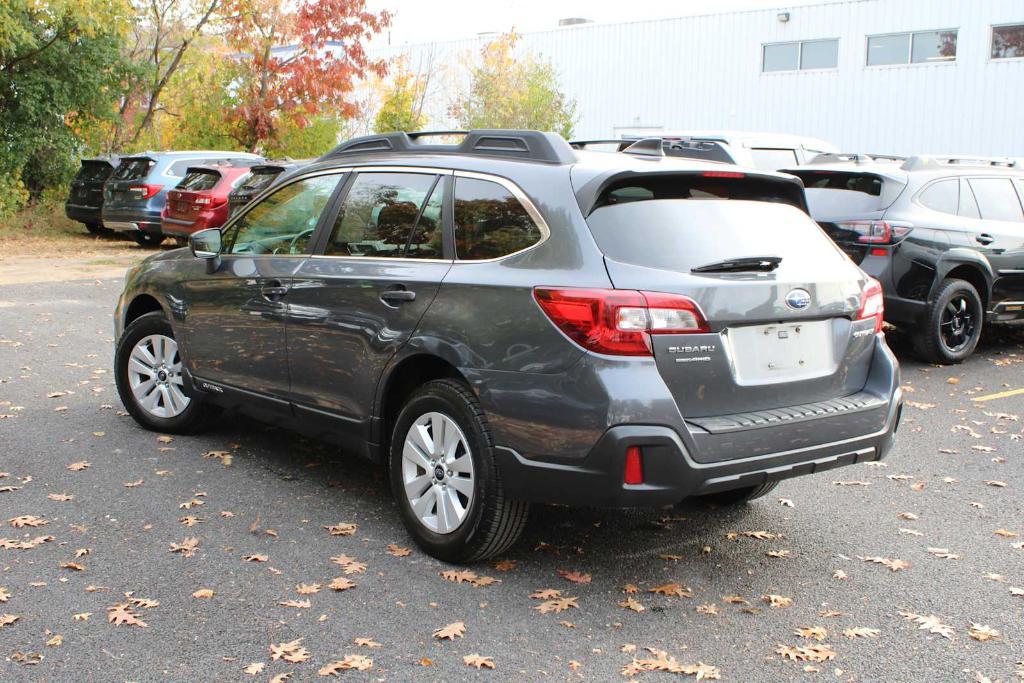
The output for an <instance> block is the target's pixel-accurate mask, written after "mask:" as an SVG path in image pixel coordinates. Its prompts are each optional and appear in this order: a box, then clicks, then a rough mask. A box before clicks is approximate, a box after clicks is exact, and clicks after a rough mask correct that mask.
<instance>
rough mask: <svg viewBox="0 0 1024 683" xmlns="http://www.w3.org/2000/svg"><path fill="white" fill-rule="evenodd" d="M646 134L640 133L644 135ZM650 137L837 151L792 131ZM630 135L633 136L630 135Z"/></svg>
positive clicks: (689, 132)
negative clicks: (686, 138) (685, 138)
mask: <svg viewBox="0 0 1024 683" xmlns="http://www.w3.org/2000/svg"><path fill="white" fill-rule="evenodd" d="M645 135H646V134H642V135H640V137H645ZM650 135H651V136H652V137H690V138H697V139H701V140H721V141H722V142H725V143H727V144H731V145H735V144H746V145H757V146H762V145H767V146H773V145H779V146H781V147H785V148H794V149H795V148H800V147H804V148H809V149H814V150H818V151H823V152H825V151H839V150H838V148H837V147H836V146H835V145H833V144H832V143H831V142H827V141H825V140H821V139H819V138H812V137H809V136H806V135H794V134H792V133H768V132H759V131H744V130H682V129H675V130H673V129H668V130H662V131H659V132H657V133H654V132H651V134H650ZM630 137H635V136H634V135H630Z"/></svg>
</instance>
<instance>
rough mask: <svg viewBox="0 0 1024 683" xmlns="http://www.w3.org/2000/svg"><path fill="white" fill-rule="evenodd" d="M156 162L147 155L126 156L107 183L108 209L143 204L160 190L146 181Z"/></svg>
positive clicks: (106, 199)
mask: <svg viewBox="0 0 1024 683" xmlns="http://www.w3.org/2000/svg"><path fill="white" fill-rule="evenodd" d="M155 163H156V162H155V161H154V160H153V159H151V158H149V157H146V156H138V157H125V158H122V159H121V163H120V164H118V166H117V169H115V170H114V173H113V175H111V176H110V179H109V180H108V181H107V183H106V185H105V192H104V201H105V204H106V207H107V208H108V209H113V208H118V209H123V208H129V207H134V206H141V205H144V204H145V203H146V200H147V199H149V198H150V197H152V196H153V195H154V194H156V193H157V192H159V191H160V189H161V188H160V187H159V186H157V185H152V184H147V183H146V182H145V181H146V179H147V176H148V175H149V171H150V169H152V168H153V165H154V164H155Z"/></svg>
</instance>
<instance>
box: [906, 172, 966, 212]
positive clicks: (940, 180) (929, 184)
mask: <svg viewBox="0 0 1024 683" xmlns="http://www.w3.org/2000/svg"><path fill="white" fill-rule="evenodd" d="M961 177H962V176H956V175H950V176H943V177H941V178H934V179H932V180H929V181H928V182H927V183H925V184H924V185H922V186H921V189H919V190H918V191H917V193H916V194H915V195H914V197H913V198H912V199H911V200H910V201H911V202H913V203H914V204H915V205H916V206H919V207H920V208H922V209H925V210H927V211H934V212H935V213H941V214H942V215H943V216H955V217H957V218H964V216H961V215H960V214H959V213H946V212H945V211H939V210H938V209H933V208H932V207H930V206H928V205H927V204H925V203H924V202H923V201H921V197H922V196H924V193H925V192H927V191H928V190H929V189H930V188H931V187H933V186H934V185H937V184H939V183H944V182H948V181H954V182H955V183H956V194H957V211H959V210H960V193H961V192H963V187H962V185H963V184H962V183H961V182H960V179H961Z"/></svg>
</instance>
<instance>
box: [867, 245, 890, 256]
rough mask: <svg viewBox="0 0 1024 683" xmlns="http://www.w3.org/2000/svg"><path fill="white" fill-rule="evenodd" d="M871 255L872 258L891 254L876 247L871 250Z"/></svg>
mask: <svg viewBox="0 0 1024 683" xmlns="http://www.w3.org/2000/svg"><path fill="white" fill-rule="evenodd" d="M871 255H872V256H888V255H889V252H888V250H886V249H880V248H878V247H875V248H874V249H872V250H871Z"/></svg>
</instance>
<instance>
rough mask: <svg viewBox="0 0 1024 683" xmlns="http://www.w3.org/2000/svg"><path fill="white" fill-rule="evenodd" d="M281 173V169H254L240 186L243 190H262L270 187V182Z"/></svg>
mask: <svg viewBox="0 0 1024 683" xmlns="http://www.w3.org/2000/svg"><path fill="white" fill-rule="evenodd" d="M279 175H281V171H280V169H276V168H274V169H269V168H268V169H266V170H263V171H253V172H252V174H250V175H249V177H248V178H246V179H245V182H243V183H242V184H241V186H240V187H239V189H240V190H242V191H243V192H251V193H256V192H260V191H261V190H263V189H265V188H267V187H270V184H271V183H272V182H274V178H276V177H277V176H279Z"/></svg>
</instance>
